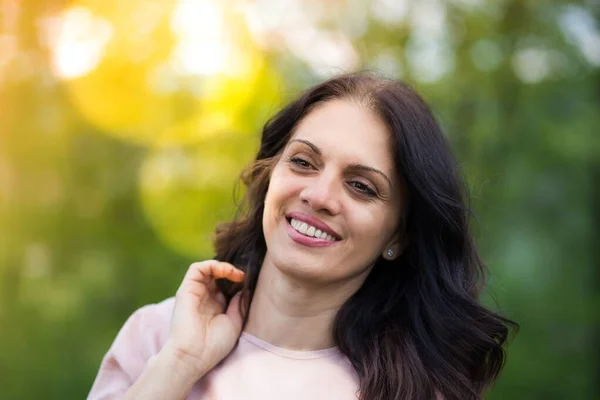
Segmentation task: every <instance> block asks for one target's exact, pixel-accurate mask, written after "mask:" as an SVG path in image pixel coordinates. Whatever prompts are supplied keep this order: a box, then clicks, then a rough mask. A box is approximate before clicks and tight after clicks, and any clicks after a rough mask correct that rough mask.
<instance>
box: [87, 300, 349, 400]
mask: <svg viewBox="0 0 600 400" xmlns="http://www.w3.org/2000/svg"><path fill="white" fill-rule="evenodd" d="M174 304H175V299H174V298H169V299H167V300H164V301H163V302H161V303H159V304H151V305H147V306H144V307H142V308H140V309H139V310H137V311H136V312H134V313H133V314H132V315H131V317H129V319H128V320H127V322H125V325H123V327H122V328H121V331H120V332H119V334H118V335H117V338H116V339H115V341H114V342H113V344H112V346H111V347H110V349H109V350H108V352H107V353H106V355H105V356H104V358H103V359H102V363H101V365H100V370H99V371H98V375H97V376H96V380H95V381H94V385H93V386H92V389H91V391H90V394H89V395H88V400H101V399H118V398H121V397H122V396H123V395H124V394H125V392H127V389H128V388H129V387H130V386H131V385H132V384H133V382H135V380H136V379H137V378H138V377H139V376H140V375H141V374H142V372H143V370H144V368H145V366H146V363H147V362H148V360H149V359H150V357H152V356H154V355H156V354H157V353H158V352H159V351H160V349H161V348H162V346H163V345H164V343H165V341H166V340H167V336H168V334H169V323H170V320H171V313H172V312H173V306H174ZM357 394H358V378H357V376H356V374H355V373H354V370H353V369H352V366H351V365H350V362H349V361H348V359H347V358H346V357H345V356H344V355H343V354H342V353H341V352H340V351H339V350H338V349H337V348H335V347H334V348H330V349H325V350H316V351H294V350H286V349H283V348H280V347H275V346H273V345H271V344H269V343H267V342H265V341H262V340H260V339H259V338H257V337H255V336H252V335H250V334H248V333H246V332H242V335H241V337H240V340H239V341H238V343H237V345H236V347H235V348H234V349H233V351H232V352H231V353H230V354H229V355H228V356H227V357H226V358H225V359H224V360H223V361H221V363H220V364H218V365H217V366H216V367H215V368H213V369H212V370H211V371H210V372H209V373H208V374H206V375H205V376H204V377H202V379H200V380H199V381H198V382H197V383H196V384H195V385H194V387H193V388H192V390H191V392H190V393H189V395H188V396H187V399H188V400H200V399H202V400H239V399H245V400H259V399H260V400H270V399H273V400H275V399H277V400H280V399H286V400H296V399H298V400H300V399H303V400H304V399H314V400H318V399H323V400H325V399H327V400H351V399H357V398H358V395H357Z"/></svg>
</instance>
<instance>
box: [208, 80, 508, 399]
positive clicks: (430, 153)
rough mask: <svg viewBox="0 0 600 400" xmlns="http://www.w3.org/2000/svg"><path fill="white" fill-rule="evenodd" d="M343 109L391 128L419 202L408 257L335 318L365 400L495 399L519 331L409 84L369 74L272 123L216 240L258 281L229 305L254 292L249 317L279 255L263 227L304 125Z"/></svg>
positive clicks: (324, 89) (373, 277)
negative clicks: (321, 108)
mask: <svg viewBox="0 0 600 400" xmlns="http://www.w3.org/2000/svg"><path fill="white" fill-rule="evenodd" d="M332 99H345V100H349V101H353V102H356V103H357V104H360V105H362V106H364V107H366V108H367V109H369V110H371V111H372V112H374V113H375V115H377V116H379V118H381V120H382V121H383V122H385V124H386V125H387V127H388V129H389V131H390V132H391V133H392V135H393V139H394V140H393V142H394V143H393V153H394V159H395V167H396V169H397V171H398V173H399V176H400V177H401V179H402V180H403V182H402V185H404V187H405V189H406V195H407V199H408V202H407V203H408V204H407V205H403V206H404V207H407V209H405V210H404V212H403V215H405V218H404V219H403V221H402V223H401V224H400V226H399V227H398V229H399V230H401V231H402V234H403V235H406V236H407V237H408V243H407V245H406V247H405V249H404V251H403V253H402V254H401V256H400V257H398V258H397V259H396V260H394V261H387V260H385V259H383V258H382V257H380V258H379V259H377V260H376V262H375V265H374V267H373V269H372V271H371V273H370V274H369V276H368V277H367V279H366V280H365V282H364V283H363V285H362V287H361V288H360V289H359V290H358V291H357V292H356V293H355V294H354V295H352V296H351V297H350V298H349V299H348V300H347V301H346V303H345V304H344V305H343V306H342V307H341V308H340V310H339V311H338V313H337V315H336V318H335V323H334V338H335V340H336V344H337V345H338V346H339V348H340V349H341V351H342V352H343V353H344V354H345V355H346V356H347V357H348V359H349V360H350V362H351V363H352V366H353V367H354V369H355V371H356V373H357V374H358V377H359V380H360V398H361V399H363V400H409V399H410V400H419V399H423V400H430V399H434V398H436V397H438V396H440V397H442V398H444V399H446V400H469V399H481V398H483V395H484V392H485V390H486V389H488V388H489V387H490V386H491V385H492V384H493V382H494V381H495V379H496V378H497V377H498V374H499V373H500V371H501V369H502V367H503V365H504V360H505V350H504V346H505V344H506V341H507V338H508V336H509V333H510V330H511V329H514V330H515V331H516V330H517V329H518V325H517V324H516V323H515V322H513V321H511V320H509V319H507V318H504V317H502V316H500V315H498V314H496V313H494V312H492V311H490V310H488V309H486V308H485V307H483V306H482V305H481V304H480V303H479V301H478V297H479V295H480V293H481V291H482V289H483V286H484V283H485V266H484V264H483V263H482V261H481V259H480V257H479V255H478V253H477V250H476V248H475V245H474V243H473V239H472V236H471V233H470V231H469V215H470V211H469V209H468V208H467V206H466V205H465V200H464V199H465V197H466V196H465V193H466V189H465V186H464V183H463V181H462V179H461V176H460V172H459V170H458V168H457V164H456V162H455V161H454V159H453V156H452V153H451V151H450V149H449V146H448V143H447V142H446V140H445V138H444V136H443V134H442V132H441V130H440V127H439V126H438V124H437V123H436V121H435V119H434V117H433V115H432V113H431V111H430V109H429V107H428V106H427V105H426V104H425V102H424V101H423V100H422V99H421V97H420V96H419V95H418V94H417V93H416V92H414V91H413V90H412V89H410V88H409V87H408V86H407V85H406V84H404V83H403V82H400V81H396V80H388V79H384V78H380V77H377V76H375V75H373V74H370V73H364V72H363V73H356V74H348V75H342V76H338V77H335V78H333V79H330V80H328V81H326V82H323V83H321V84H318V85H316V86H314V87H312V88H310V89H309V90H308V91H306V92H305V93H304V94H302V95H301V96H300V97H299V98H297V99H296V100H295V101H293V102H291V103H290V104H289V105H287V106H286V107H285V108H283V109H282V110H281V111H280V112H279V113H277V114H276V115H275V116H274V117H273V118H271V119H270V120H269V121H268V122H267V123H266V124H265V126H264V129H263V132H262V140H261V144H260V149H259V151H258V154H257V156H256V160H255V161H254V163H252V164H251V165H250V166H249V167H248V168H247V169H246V170H245V172H244V173H243V174H242V181H243V183H244V184H245V185H246V186H247V191H246V194H245V197H244V202H243V203H242V204H241V205H240V209H239V211H238V215H237V216H236V218H235V219H234V221H233V222H228V223H223V224H221V225H219V226H218V227H217V230H216V236H215V249H216V256H215V258H216V259H218V260H221V261H227V262H230V263H232V264H234V265H236V266H238V267H239V268H241V269H243V270H245V271H246V280H245V282H244V283H243V284H234V283H231V282H228V281H223V280H220V281H219V282H218V285H219V287H220V288H221V289H222V290H223V292H224V293H225V295H226V296H227V298H228V299H230V298H231V297H232V296H233V294H234V293H235V292H237V291H239V290H242V294H243V296H242V303H241V308H242V311H243V312H244V315H245V318H247V312H245V311H244V310H248V307H249V304H250V302H251V301H252V297H253V294H254V290H255V288H256V284H257V280H258V275H259V272H260V268H261V265H262V262H263V259H264V257H265V254H266V251H267V247H266V243H265V238H264V233H263V229H262V217H263V206H264V200H265V196H266V193H267V189H268V186H269V177H270V172H271V170H272V167H273V166H274V164H275V163H276V162H277V160H278V156H279V155H280V154H281V152H282V150H283V149H284V147H285V146H286V144H287V142H288V140H289V139H290V137H291V135H292V134H293V131H294V128H295V127H296V126H297V125H298V123H299V122H300V120H301V119H302V118H304V117H305V116H306V115H307V114H308V113H309V112H310V111H311V110H312V109H313V108H314V107H315V106H317V105H319V104H322V103H324V102H326V101H329V100H332Z"/></svg>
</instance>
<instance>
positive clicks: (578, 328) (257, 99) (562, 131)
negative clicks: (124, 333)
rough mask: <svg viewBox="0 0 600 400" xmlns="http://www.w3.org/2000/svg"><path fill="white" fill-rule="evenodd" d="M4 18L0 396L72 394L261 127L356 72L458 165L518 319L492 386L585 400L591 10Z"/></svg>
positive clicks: (374, 8)
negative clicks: (405, 90) (413, 113)
mask: <svg viewBox="0 0 600 400" xmlns="http://www.w3.org/2000/svg"><path fill="white" fill-rule="evenodd" d="M0 17H1V19H0V398H2V399H37V398H45V399H80V398H84V397H85V396H86V395H87V393H88V391H89V389H90V387H91V384H92V381H93V379H94V377H95V374H96V372H97V368H98V366H99V363H100V360H101V358H102V356H103V354H104V353H105V352H106V350H107V349H108V347H109V345H110V343H111V342H112V340H113V339H114V337H115V335H116V333H117V332H118V329H119V328H120V326H121V325H122V324H123V323H124V321H125V320H126V318H127V317H128V315H130V314H131V313H132V312H133V311H134V310H135V309H136V308H138V307H140V306H142V305H144V304H147V303H152V302H157V301H160V300H162V299H164V298H166V297H169V296H172V295H173V294H174V292H175V290H176V288H177V286H178V284H179V282H180V280H181V279H182V277H183V274H184V272H185V270H186V269H187V267H188V265H189V264H190V263H191V262H193V261H196V260H202V259H206V258H209V257H211V254H212V251H211V241H210V238H211V233H212V231H213V228H214V226H215V224H216V223H217V222H218V221H222V220H227V219H229V218H231V216H232V215H233V212H234V209H235V207H234V199H235V196H234V188H235V183H236V181H237V176H238V173H239V172H240V170H241V168H242V167H243V166H244V165H245V164H246V163H248V162H249V161H250V159H251V157H252V156H253V154H254V152H255V151H256V149H257V145H258V139H259V133H260V128H261V126H262V124H263V123H264V121H265V120H266V119H267V118H268V117H269V116H270V115H272V114H273V113H274V112H276V111H277V109H278V108H279V107H280V106H281V105H282V104H283V103H284V102H285V101H287V100H289V99H290V98H291V97H293V96H294V95H295V94H297V93H298V92H299V91H300V90H302V89H304V88H306V87H308V86H310V85H312V84H314V83H316V82H318V81H321V80H323V79H325V78H327V77H329V76H331V75H333V74H336V73H339V72H345V71H353V70H357V69H364V68H369V69H375V70H378V71H381V72H383V73H385V74H387V75H388V76H392V77H399V78H402V79H404V80H406V81H408V82H409V83H411V84H412V85H413V86H415V87H416V88H417V89H418V90H419V91H420V92H421V93H422V94H423V96H424V97H425V98H426V99H427V100H428V101H429V102H430V103H431V104H432V107H433V109H434V111H435V113H436V115H437V116H438V118H439V121H440V123H441V124H442V125H443V127H444V131H445V132H446V134H447V135H448V137H449V139H450V141H451V143H452V145H453V147H454V149H455V151H456V155H457V158H458V160H459V161H460V163H461V165H462V167H463V169H464V172H465V174H466V176H467V178H468V182H469V186H470V188H471V191H472V197H473V199H472V206H473V208H474V209H475V211H476V214H477V223H476V234H477V240H478V243H479V245H480V248H481V251H482V253H483V256H484V259H485V260H486V262H487V264H488V265H489V268H490V271H491V275H490V278H489V280H490V285H489V290H488V293H487V294H486V302H488V303H489V304H491V305H493V306H494V307H495V308H496V309H498V310H501V311H502V312H504V313H506V314H507V315H508V316H510V317H511V318H514V319H515V320H516V321H518V322H519V323H520V324H521V332H520V333H519V335H517V337H516V339H515V340H514V341H513V342H512V344H511V346H510V351H509V357H508V361H507V364H506V368H505V370H504V372H503V374H502V376H501V378H500V380H499V381H498V383H497V385H496V387H495V388H494V390H493V391H492V392H491V394H490V396H489V398H490V399H545V400H551V399H582V400H583V399H593V400H597V399H600V382H599V380H598V379H599V377H600V368H599V367H600V329H599V328H600V321H599V317H600V312H599V311H600V310H599V309H598V304H599V303H600V277H599V276H598V275H599V273H598V270H599V268H598V267H600V265H599V260H600V254H599V251H598V248H599V245H600V228H599V226H600V212H599V211H598V209H599V207H600V140H599V139H598V136H599V135H598V134H599V133H600V132H599V126H600V109H599V108H600V107H599V105H600V76H599V72H600V23H599V17H600V7H599V5H598V3H597V2H595V1H573V2H570V3H569V2H563V1H551V0H549V1H541V0H540V1H537V0H530V1H522V0H448V1H441V0H420V1H416V0H415V1H407V0H377V1H365V0H328V1H316V0H248V1H242V0H238V1H217V0H155V1H148V0H127V1H117V0H84V1H75V0H73V1H16V0H0ZM490 295H493V298H492V296H490ZM494 299H495V300H494ZM496 302H497V304H496Z"/></svg>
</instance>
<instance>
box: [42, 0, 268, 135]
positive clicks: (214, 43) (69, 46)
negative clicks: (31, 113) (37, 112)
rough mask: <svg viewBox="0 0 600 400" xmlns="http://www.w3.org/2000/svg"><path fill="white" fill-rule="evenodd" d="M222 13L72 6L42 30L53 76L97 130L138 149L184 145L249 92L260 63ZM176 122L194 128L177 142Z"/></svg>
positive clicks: (193, 2)
mask: <svg viewBox="0 0 600 400" xmlns="http://www.w3.org/2000/svg"><path fill="white" fill-rule="evenodd" d="M232 9H233V11H226V10H225V9H224V7H223V6H222V4H221V3H220V2H217V1H214V0H178V1H176V0H160V1H153V2H148V1H142V0H135V1H127V2H117V1H92V0H86V1H79V2H77V3H76V5H74V6H73V7H71V8H69V9H66V10H64V11H63V12H62V13H61V14H60V15H58V16H57V17H56V18H55V19H54V20H52V21H50V23H49V24H46V25H47V31H48V32H49V34H50V36H51V39H50V40H49V41H50V48H51V54H52V66H53V71H54V73H55V74H56V75H57V76H58V77H59V78H61V79H63V80H64V81H65V83H66V87H67V91H68V93H69V96H70V99H71V101H72V103H73V105H74V106H75V108H76V109H77V110H78V111H79V112H80V114H81V115H82V116H83V117H84V118H85V119H86V120H87V121H89V123H91V124H92V125H95V126H96V127H98V128H99V130H101V131H103V132H105V133H107V134H110V135H113V136H115V137H118V138H121V139H124V140H127V141H130V142H134V143H137V144H141V145H146V146H162V145H172V144H190V143H193V142H194V141H195V140H201V139H202V134H201V133H202V132H207V133H208V132H210V130H209V129H208V127H211V126H212V127H215V129H217V130H218V129H219V128H222V127H223V125H224V124H225V125H226V123H225V122H224V121H226V120H229V119H232V118H233V119H235V118H236V116H237V115H239V114H240V113H241V112H243V111H244V110H245V109H246V108H247V107H248V105H249V104H250V103H251V102H252V101H253V94H254V93H255V92H256V91H257V90H259V88H258V87H257V86H256V82H257V81H258V80H259V76H260V74H261V73H262V71H263V69H264V68H265V59H264V56H263V54H262V53H261V51H260V50H259V49H258V48H257V46H255V45H254V44H253V43H252V41H251V40H250V39H249V37H250V35H249V33H248V31H247V29H246V27H245V25H244V23H245V22H244V21H243V17H242V16H241V15H237V14H236V11H235V8H232ZM186 119H189V121H188V122H187V123H188V124H190V125H192V126H194V125H195V126H198V125H199V126H201V127H202V129H196V130H194V132H195V135H192V136H187V137H186V136H182V135H181V130H180V129H178V128H177V126H178V125H179V123H180V122H181V121H184V120H186ZM227 123H228V122H227ZM169 127H172V128H170V129H169ZM187 131H188V132H191V131H192V130H187ZM171 134H172V135H173V136H169V135H171Z"/></svg>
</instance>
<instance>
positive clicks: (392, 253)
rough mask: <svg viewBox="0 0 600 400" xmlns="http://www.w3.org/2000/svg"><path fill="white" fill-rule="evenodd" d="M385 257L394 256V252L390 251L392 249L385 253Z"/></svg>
mask: <svg viewBox="0 0 600 400" xmlns="http://www.w3.org/2000/svg"><path fill="white" fill-rule="evenodd" d="M387 255H388V257H391V256H393V255H394V250H392V249H388V251H387Z"/></svg>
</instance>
